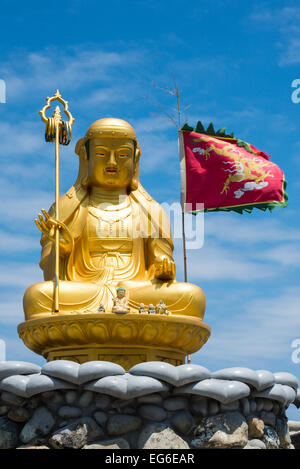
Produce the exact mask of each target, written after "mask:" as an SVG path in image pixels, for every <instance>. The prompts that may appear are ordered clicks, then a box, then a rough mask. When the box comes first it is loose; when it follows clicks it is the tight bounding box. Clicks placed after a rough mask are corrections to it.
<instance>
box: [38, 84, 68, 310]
mask: <svg viewBox="0 0 300 469" xmlns="http://www.w3.org/2000/svg"><path fill="white" fill-rule="evenodd" d="M52 101H58V102H59V103H61V104H62V105H63V106H64V112H65V114H66V115H67V117H68V118H69V120H68V121H67V122H65V121H63V120H62V116H61V112H60V108H59V106H56V108H55V111H54V114H53V116H52V117H49V118H47V117H46V111H47V110H48V109H49V108H50V107H51V103H52ZM39 113H40V115H41V118H42V120H43V121H44V122H45V124H46V130H45V140H46V142H54V141H55V219H56V220H57V222H58V223H56V224H55V271H54V279H53V281H54V296H53V300H54V312H55V313H58V312H59V229H60V226H61V225H63V224H62V223H61V222H59V205H58V201H59V145H60V144H61V145H69V143H70V141H71V136H72V125H73V123H74V120H75V119H74V118H73V116H72V114H71V113H70V111H69V108H68V101H65V100H64V99H63V98H62V97H61V95H60V92H59V91H58V90H57V91H56V93H55V95H54V96H52V97H51V98H49V97H48V98H47V99H46V105H45V106H44V107H43V109H42V110H41V111H40V112H39ZM42 212H43V214H44V216H45V218H46V221H48V220H49V219H50V217H49V215H48V213H47V212H46V211H45V210H42ZM39 219H40V220H39V221H38V220H35V223H36V225H37V227H38V228H39V229H40V230H41V231H42V232H44V230H43V229H42V228H43V226H44V225H45V222H44V220H43V218H42V217H41V215H39ZM49 237H50V236H49ZM50 239H52V238H51V237H50Z"/></svg>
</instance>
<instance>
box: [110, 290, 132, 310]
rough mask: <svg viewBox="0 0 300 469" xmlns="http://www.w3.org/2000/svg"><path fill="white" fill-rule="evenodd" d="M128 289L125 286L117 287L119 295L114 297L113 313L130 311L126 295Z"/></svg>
mask: <svg viewBox="0 0 300 469" xmlns="http://www.w3.org/2000/svg"><path fill="white" fill-rule="evenodd" d="M125 294H126V290H125V288H123V287H118V288H117V296H116V298H114V300H113V302H114V305H113V308H112V312H113V313H121V314H122V313H129V312H130V308H129V306H128V300H127V298H126V296H125Z"/></svg>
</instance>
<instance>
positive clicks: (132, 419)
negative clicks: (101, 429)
mask: <svg viewBox="0 0 300 469" xmlns="http://www.w3.org/2000/svg"><path fill="white" fill-rule="evenodd" d="M141 426H142V420H141V419H140V418H139V417H136V416H134V415H126V414H120V415H113V416H111V417H110V418H109V419H108V421H107V424H106V430H107V433H108V434H109V435H112V436H119V435H126V433H128V432H133V431H135V430H139V429H140V428H141Z"/></svg>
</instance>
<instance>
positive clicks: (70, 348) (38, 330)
mask: <svg viewBox="0 0 300 469" xmlns="http://www.w3.org/2000/svg"><path fill="white" fill-rule="evenodd" d="M18 332H19V336H20V338H21V339H22V340H23V342H24V343H25V345H26V346H27V347H28V348H30V349H31V350H33V351H34V352H36V353H38V354H40V355H43V356H44V357H45V358H47V360H48V361H50V360H59V359H65V360H73V361H76V362H78V363H84V362H87V361H92V360H106V361H111V362H114V363H118V364H120V365H122V366H123V367H124V368H125V369H129V368H131V367H132V366H133V365H135V364H137V363H141V362H145V361H152V360H155V361H156V360H158V361H165V362H168V363H171V364H173V365H181V364H183V363H184V362H185V357H186V355H188V354H192V353H195V352H197V350H199V349H200V348H201V347H202V345H204V344H205V342H206V341H207V340H208V338H209V336H210V327H209V326H207V325H206V324H204V323H203V322H202V321H201V320H200V319H198V318H195V317H192V316H175V315H170V316H163V315H148V314H133V313H127V314H116V313H85V314H59V313H56V314H53V315H51V316H47V317H40V318H38V319H31V320H29V321H26V322H23V323H21V324H20V325H19V327H18Z"/></svg>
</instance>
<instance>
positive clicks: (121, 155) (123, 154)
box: [119, 151, 130, 158]
mask: <svg viewBox="0 0 300 469" xmlns="http://www.w3.org/2000/svg"><path fill="white" fill-rule="evenodd" d="M129 156H130V152H129V151H120V152H119V158H128V157H129Z"/></svg>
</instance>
